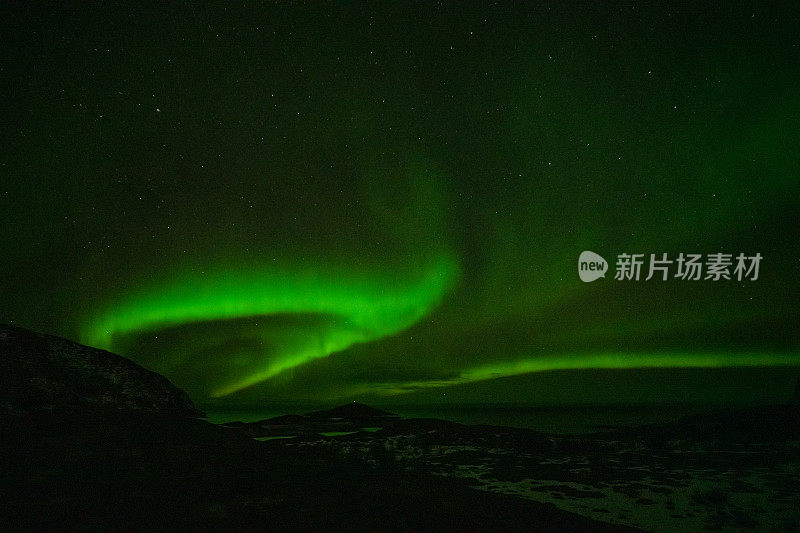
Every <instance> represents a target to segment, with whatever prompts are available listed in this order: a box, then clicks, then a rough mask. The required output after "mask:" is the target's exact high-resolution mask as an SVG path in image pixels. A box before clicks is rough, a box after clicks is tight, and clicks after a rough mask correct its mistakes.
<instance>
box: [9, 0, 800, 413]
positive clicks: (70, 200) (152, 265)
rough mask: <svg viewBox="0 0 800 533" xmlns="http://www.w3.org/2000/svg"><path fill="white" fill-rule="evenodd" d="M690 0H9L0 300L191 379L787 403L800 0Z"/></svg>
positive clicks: (332, 390) (793, 348)
mask: <svg viewBox="0 0 800 533" xmlns="http://www.w3.org/2000/svg"><path fill="white" fill-rule="evenodd" d="M690 5H692V7H691V8H686V7H678V6H676V5H675V4H673V5H671V6H665V5H661V6H655V7H652V6H640V5H638V4H636V5H633V4H616V5H614V6H606V5H599V4H592V5H590V6H583V7H575V6H571V7H566V6H563V7H562V6H555V5H549V4H544V3H542V4H531V5H526V6H514V7H512V6H492V7H487V6H483V5H481V4H471V5H466V4H444V5H441V4H439V3H436V4H427V3H398V4H378V5H372V6H371V7H370V8H369V9H368V8H366V7H365V6H364V5H363V4H361V3H345V4H320V3H309V4H307V5H306V6H288V5H284V6H279V7H278V6H262V5H259V4H256V5H255V6H250V7H241V6H236V7H233V6H229V7H221V6H217V7H198V6H192V5H183V6H178V5H173V4H171V5H169V6H166V7H165V6H159V7H158V8H155V7H154V8H150V9H144V10H142V9H141V8H132V7H113V6H108V5H105V6H102V7H97V6H93V7H84V8H81V9H76V8H58V9H52V8H51V9H44V8H26V7H19V6H17V7H14V8H9V7H4V8H3V12H2V13H1V15H2V16H1V17H0V20H1V21H2V22H0V29H2V32H1V33H2V47H0V54H2V67H1V68H2V70H1V71H0V72H2V76H1V78H2V80H3V83H2V86H0V87H1V89H0V90H2V95H1V96H2V102H3V106H2V123H1V125H0V128H1V129H0V132H2V139H3V144H4V146H5V149H4V150H3V152H2V156H0V163H1V164H2V166H0V180H2V181H1V182H0V183H1V186H0V223H2V228H3V230H2V232H1V233H0V236H1V237H0V239H2V240H1V241H0V244H1V245H2V248H1V249H2V250H3V253H2V260H0V280H2V283H0V321H3V322H9V323H13V324H17V325H22V326H26V327H30V328H33V329H36V330H40V331H44V332H49V333H55V334H59V335H63V336H66V337H68V338H72V339H75V340H79V341H81V342H84V343H87V344H90V345H94V346H98V347H103V348H107V349H110V350H113V351H116V352H118V353H121V354H122V355H125V356H127V357H131V358H132V359H134V360H136V361H138V362H140V363H141V364H144V365H145V366H147V367H149V368H152V369H154V370H157V371H160V372H162V373H164V374H165V375H167V376H168V377H169V378H170V379H172V380H173V381H174V382H175V383H176V384H178V385H179V386H182V387H184V388H185V389H186V390H188V391H189V392H190V394H191V395H192V396H193V397H194V398H195V399H197V400H198V401H200V402H201V403H208V402H220V403H221V404H224V405H248V406H257V405H261V404H263V403H264V402H276V401H279V402H294V401H298V402H299V401H319V402H338V401H344V400H350V399H360V400H364V401H369V402H373V403H423V404H425V403H432V402H455V403H459V402H474V403H498V402H500V403H502V402H513V403H547V402H555V403H563V402H569V401H575V402H614V401H623V400H624V401H683V400H691V401H699V400H703V399H706V400H713V401H720V400H742V401H747V400H765V399H772V400H774V399H777V398H781V397H784V396H785V395H787V394H789V391H791V389H792V387H793V381H794V379H795V377H797V376H800V327H799V326H800V321H799V320H800V312H798V303H800V245H799V243H798V228H799V227H800V126H798V125H800V97H799V96H798V95H800V32H798V31H797V30H798V28H800V11H798V8H797V7H794V8H791V7H786V6H780V7H779V6H778V5H763V4H762V3H753V4H743V3H742V4H736V5H735V6H732V5H731V4H730V3H724V4H723V3H719V4H712V5H705V4H704V5H702V6H701V5H694V4H690ZM583 250H592V251H595V252H597V253H599V254H601V255H602V256H604V257H605V258H606V259H608V260H609V261H610V262H611V266H610V268H611V271H610V272H609V274H608V275H607V276H606V278H605V279H600V280H597V281H595V282H593V283H583V282H581V281H580V279H579V278H578V275H577V259H578V255H579V254H580V253H581V252H582V251H583ZM664 252H666V253H668V254H669V255H670V257H673V258H674V257H677V255H678V254H679V253H681V252H684V253H701V254H710V253H717V252H725V253H731V254H734V255H737V254H739V253H740V252H743V253H745V254H747V255H753V254H755V253H760V254H761V255H762V256H763V260H762V263H761V268H760V274H759V278H758V279H757V280H755V281H750V280H747V281H742V282H739V281H736V280H732V281H724V280H723V281H717V282H713V281H685V280H675V279H672V280H670V281H660V280H650V281H639V282H636V281H616V280H614V279H613V270H614V259H615V257H616V255H617V254H620V253H644V254H648V256H649V254H650V253H656V254H661V253H664ZM645 268H646V267H645ZM212 398H213V400H212Z"/></svg>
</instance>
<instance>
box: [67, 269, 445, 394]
mask: <svg viewBox="0 0 800 533" xmlns="http://www.w3.org/2000/svg"><path fill="white" fill-rule="evenodd" d="M458 271H459V269H458V265H457V263H456V261H455V260H454V259H453V258H452V257H451V256H449V255H446V254H443V255H441V256H440V257H439V258H438V259H437V260H435V261H433V262H432V263H431V264H429V265H427V266H426V267H425V268H424V269H422V271H421V272H417V273H415V274H414V275H409V276H406V277H405V278H403V277H401V276H396V277H394V278H390V277H388V276H386V275H382V274H376V273H361V275H360V276H359V275H350V276H347V275H346V274H345V275H341V274H340V275H339V276H337V275H335V273H332V272H331V271H326V270H325V269H315V270H299V271H295V272H276V271H274V270H273V271H269V270H264V271H258V270H257V271H248V272H228V273H227V274H226V275H218V276H210V277H205V278H199V277H197V276H194V277H193V276H186V277H183V278H177V279H175V280H173V281H172V282H171V283H168V284H165V285H164V286H163V287H161V288H153V287H150V288H147V289H144V290H141V291H139V292H134V293H132V294H131V295H130V296H127V297H125V298H122V299H121V301H119V302H118V303H117V304H116V305H113V306H111V307H110V308H109V310H108V311H106V312H105V313H103V314H100V315H99V316H97V317H94V318H91V319H89V320H87V321H86V325H85V327H84V329H83V332H82V340H83V342H85V343H87V344H90V345H92V346H96V347H99V348H104V349H108V350H113V349H114V348H115V346H116V345H117V339H119V338H123V337H126V336H131V335H133V336H135V335H138V334H141V333H148V332H150V333H152V332H157V331H158V330H161V329H163V328H169V327H176V326H181V325H186V324H192V323H198V322H208V321H214V320H226V319H237V318H247V317H253V316H263V315H278V314H302V315H306V314H309V315H314V314H320V315H332V316H336V317H340V318H341V319H342V324H341V325H339V326H338V327H331V328H329V329H328V330H326V331H324V332H321V338H312V339H310V340H309V341H307V342H305V343H299V345H298V343H293V344H292V343H289V344H288V345H287V346H284V347H283V348H282V349H281V350H280V353H272V354H267V353H263V354H252V356H251V357H250V358H249V360H248V363H249V364H248V365H247V366H246V368H242V369H241V374H240V376H239V377H238V378H237V379H236V380H235V381H233V382H228V383H222V384H220V385H219V386H217V387H216V388H215V389H214V390H212V391H211V395H212V396H215V397H220V396H226V395H228V394H231V393H233V392H236V391H238V390H241V389H243V388H245V387H248V386H250V385H253V384H255V383H258V382H260V381H263V380H265V379H268V378H270V377H273V376H276V375H278V374H280V373H281V372H283V371H285V370H287V369H290V368H293V367H296V366H299V365H302V364H304V363H306V362H308V361H311V360H313V359H317V358H320V357H325V356H328V355H330V354H332V353H335V352H339V351H341V350H344V349H346V348H347V347H349V346H351V345H352V344H354V343H359V342H369V341H372V340H376V339H379V338H382V337H385V336H388V335H392V334H395V333H397V332H399V331H401V330H403V329H405V328H408V327H409V326H411V325H413V324H414V323H415V322H417V321H418V320H420V319H421V318H422V317H424V316H425V315H426V314H428V313H429V312H430V311H431V310H432V309H433V308H434V307H435V306H436V305H437V304H438V303H439V302H440V300H441V298H442V297H443V295H444V294H445V293H446V292H447V291H448V290H449V289H450V287H451V286H452V285H453V283H454V282H455V280H456V279H457V277H458ZM223 357H224V355H223Z"/></svg>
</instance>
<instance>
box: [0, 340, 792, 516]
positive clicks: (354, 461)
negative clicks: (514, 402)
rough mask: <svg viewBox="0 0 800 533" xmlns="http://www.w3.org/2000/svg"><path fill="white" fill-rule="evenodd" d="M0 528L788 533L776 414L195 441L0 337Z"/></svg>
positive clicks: (90, 369)
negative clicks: (575, 430)
mask: <svg viewBox="0 0 800 533" xmlns="http://www.w3.org/2000/svg"><path fill="white" fill-rule="evenodd" d="M0 415H1V418H0V495H2V497H0V516H2V520H0V527H1V528H4V529H23V528H30V527H36V528H58V529H63V528H70V529H74V528H81V529H83V528H89V529H107V528H115V529H117V528H127V529H129V528H133V529H152V528H163V529H167V528H170V529H172V528H189V529H206V528H209V527H211V528H256V527H257V528H259V529H268V530H286V529H289V530H298V529H301V530H309V529H310V530H331V529H333V530H376V529H377V530H481V531H492V530H494V531H501V530H502V531H507V530H538V531H625V530H633V529H637V528H643V529H648V530H657V531H686V530H702V529H712V530H764V531H776V530H783V531H794V530H797V528H798V519H799V517H800V511H798V509H799V508H800V489H798V487H800V446H799V445H798V442H799V441H800V421H799V420H798V410H797V407H796V406H793V405H792V406H782V407H774V408H769V409H767V408H759V409H752V410H737V411H718V412H712V413H707V414H704V415H697V416H694V417H691V418H687V419H683V420H681V421H678V422H674V423H670V424H659V425H652V426H646V427H640V428H633V429H626V430H617V431H613V432H605V433H597V434H593V435H584V436H580V437H574V436H571V437H567V436H558V435H547V434H542V433H537V432H535V431H531V430H525V429H515V428H505V427H495V426H465V425H460V424H455V423H451V422H446V421H441V420H430V419H403V418H400V417H397V416H395V415H392V414H390V413H386V412H383V411H379V410H376V409H372V408H370V407H368V406H365V405H361V404H348V405H345V406H342V407H339V408H336V409H332V410H330V411H320V412H316V413H311V414H307V415H290V416H283V417H278V418H274V419H270V420H264V421H261V422H256V423H250V424H245V423H229V424H225V425H214V424H210V423H208V422H206V421H204V420H202V418H201V416H202V413H200V412H199V411H198V410H197V409H196V408H195V407H194V406H193V404H192V403H191V400H189V398H188V397H187V396H186V395H185V394H184V393H183V392H182V391H180V390H178V389H176V388H175V387H173V386H172V385H171V384H170V383H169V382H168V381H167V380H166V379H164V378H163V377H162V376H159V375H158V374H154V373H152V372H149V371H147V370H144V369H142V368H141V367H139V366H138V365H135V364H134V363H132V362H130V361H128V360H126V359H124V358H121V357H119V356H116V355H114V354H110V353H108V352H103V351H100V350H94V349H92V348H88V347H84V346H80V345H77V344H74V343H71V342H69V341H65V340H63V339H58V338H55V337H48V336H43V335H38V334H35V333H32V332H29V331H27V330H22V329H19V328H13V327H10V326H0Z"/></svg>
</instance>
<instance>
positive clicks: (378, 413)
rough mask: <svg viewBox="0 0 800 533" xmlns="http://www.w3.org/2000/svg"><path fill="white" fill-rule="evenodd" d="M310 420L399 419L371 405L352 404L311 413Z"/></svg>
mask: <svg viewBox="0 0 800 533" xmlns="http://www.w3.org/2000/svg"><path fill="white" fill-rule="evenodd" d="M306 416H307V417H309V418H314V419H320V418H328V419H330V418H343V419H348V420H353V419H364V418H378V417H380V418H397V415H396V414H394V413H389V412H387V411H382V410H380V409H375V408H374V407H370V406H369V405H364V404H363V403H358V402H352V403H348V404H345V405H341V406H339V407H334V408H333V409H327V410H324V411H315V412H313V413H309V414H307V415H306Z"/></svg>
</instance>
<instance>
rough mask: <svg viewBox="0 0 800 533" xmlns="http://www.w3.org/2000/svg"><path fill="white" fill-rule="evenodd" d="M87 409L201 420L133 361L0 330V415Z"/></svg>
mask: <svg viewBox="0 0 800 533" xmlns="http://www.w3.org/2000/svg"><path fill="white" fill-rule="evenodd" d="M87 409H88V410H97V409H99V410H109V409H110V410H118V411H137V412H149V413H159V414H167V415H175V416H186V417H199V416H203V413H202V412H201V411H200V410H199V409H197V408H196V407H195V405H194V403H193V402H192V400H191V399H190V398H189V397H188V396H187V395H186V393H185V392H183V391H182V390H180V389H178V388H177V387H175V386H174V385H172V383H170V382H169V380H167V378H165V377H164V376H162V375H160V374H157V373H155V372H151V371H149V370H147V369H145V368H142V367H141V366H139V365H137V364H136V363H134V362H133V361H130V360H128V359H125V358H124V357H120V356H119V355H116V354H113V353H111V352H107V351H105V350H98V349H96V348H91V347H89V346H84V345H82V344H78V343H76V342H71V341H68V340H66V339H62V338H59V337H54V336H50V335H42V334H40V333H35V332H33V331H29V330H27V329H23V328H18V327H14V326H9V325H0V413H5V414H25V413H37V412H82V411H85V410H87Z"/></svg>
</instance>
